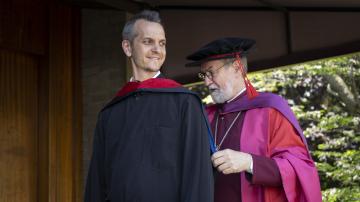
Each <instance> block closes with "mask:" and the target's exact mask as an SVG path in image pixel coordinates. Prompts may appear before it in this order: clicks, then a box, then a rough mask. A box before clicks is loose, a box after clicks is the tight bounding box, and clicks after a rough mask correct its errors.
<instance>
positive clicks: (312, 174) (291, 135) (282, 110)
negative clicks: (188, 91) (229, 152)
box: [207, 93, 321, 202]
mask: <svg viewBox="0 0 360 202" xmlns="http://www.w3.org/2000/svg"><path fill="white" fill-rule="evenodd" d="M207 111H208V113H209V120H210V121H211V122H212V126H213V128H214V122H215V121H216V116H217V115H218V114H219V115H220V116H219V117H220V118H219V124H218V126H219V127H218V130H219V134H218V136H220V139H221V136H222V135H223V133H224V128H227V127H226V126H228V125H229V122H232V120H233V119H234V117H235V116H236V114H237V113H238V112H239V111H242V114H241V116H240V119H239V120H238V121H237V122H236V123H235V125H234V126H233V128H232V129H231V130H230V131H229V135H228V137H226V138H228V139H225V140H224V143H223V145H222V147H221V149H225V148H231V149H234V150H239V151H243V152H247V153H250V154H252V156H253V159H254V175H253V176H252V179H250V180H246V179H245V178H246V177H245V172H242V173H240V174H232V175H228V176H223V175H220V176H219V179H217V182H216V186H215V201H216V200H217V201H231V202H232V201H245V202H250V201H276V202H277V201H321V191H320V183H319V177H318V174H317V170H316V168H315V165H314V162H313V161H312V159H311V157H310V154H309V152H308V150H307V144H306V140H305V138H304V137H303V135H302V131H301V129H300V127H299V125H298V123H297V121H296V119H295V116H294V115H293V114H292V112H291V110H290V108H289V106H288V105H287V103H286V101H284V100H283V99H282V98H280V97H279V96H276V95H274V94H269V93H261V94H260V95H259V96H258V97H256V98H255V99H253V100H251V101H250V100H248V99H247V97H246V96H240V97H239V98H237V99H236V100H234V101H232V102H230V103H227V104H224V105H215V106H212V107H210V108H208V109H207ZM222 117H224V118H223V120H221V119H222ZM227 119H228V120H227ZM221 122H224V123H221ZM222 125H223V126H222ZM213 131H214V130H213ZM221 133H222V135H220V134H221ZM217 139H218V140H217V142H219V141H220V139H219V137H218V138H217ZM236 141H238V142H236ZM236 147H237V149H236ZM230 176H232V177H230ZM248 179H249V178H248ZM219 181H220V182H219ZM224 183H231V185H230V186H228V187H227V189H237V188H238V189H239V190H238V192H237V193H238V195H235V194H234V193H236V191H234V190H233V191H231V190H230V191H229V190H225V189H224V187H223V185H224ZM236 183H240V184H238V186H236ZM221 199H222V200H221Z"/></svg>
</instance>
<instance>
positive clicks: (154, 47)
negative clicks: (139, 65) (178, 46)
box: [151, 44, 161, 53]
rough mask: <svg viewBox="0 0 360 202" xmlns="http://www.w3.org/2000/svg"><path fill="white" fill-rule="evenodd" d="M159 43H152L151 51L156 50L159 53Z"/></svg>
mask: <svg viewBox="0 0 360 202" xmlns="http://www.w3.org/2000/svg"><path fill="white" fill-rule="evenodd" d="M160 48H161V47H160V45H159V44H154V45H153V47H152V49H151V50H152V51H153V52H156V53H159V52H160Z"/></svg>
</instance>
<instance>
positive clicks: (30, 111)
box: [0, 49, 38, 202]
mask: <svg viewBox="0 0 360 202" xmlns="http://www.w3.org/2000/svg"><path fill="white" fill-rule="evenodd" d="M37 73H38V59H37V58H36V57H34V56H29V55H25V54H22V53H17V52H11V51H6V50H1V49H0V92H1V96H0V201H24V202H27V201H29V202H31V201H34V202H35V201H37V190H36V189H37V183H38V182H37V163H38V158H37V156H38V152H37V146H38V145H37V141H38V129H37V128H38V83H37V82H38V77H37Z"/></svg>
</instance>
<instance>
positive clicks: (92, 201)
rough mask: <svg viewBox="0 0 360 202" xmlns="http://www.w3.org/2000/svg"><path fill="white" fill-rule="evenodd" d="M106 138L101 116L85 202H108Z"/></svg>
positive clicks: (96, 132)
mask: <svg viewBox="0 0 360 202" xmlns="http://www.w3.org/2000/svg"><path fill="white" fill-rule="evenodd" d="M104 143H105V138H104V129H103V123H102V118H101V116H99V118H98V122H97V124H96V129H95V135H94V140H93V153H92V158H91V162H90V167H89V172H88V176H87V182H86V188H85V196H84V201H85V202H103V201H106V185H105V166H104V165H105V147H104V145H105V144H104Z"/></svg>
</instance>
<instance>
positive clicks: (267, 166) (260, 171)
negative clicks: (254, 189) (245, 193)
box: [245, 154, 281, 187]
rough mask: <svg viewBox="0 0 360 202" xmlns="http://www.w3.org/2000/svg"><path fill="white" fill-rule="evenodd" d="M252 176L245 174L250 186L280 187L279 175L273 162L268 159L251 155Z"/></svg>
mask: <svg viewBox="0 0 360 202" xmlns="http://www.w3.org/2000/svg"><path fill="white" fill-rule="evenodd" d="M251 156H252V159H253V174H250V173H245V174H246V179H247V180H248V181H249V182H250V183H251V184H256V185H263V186H273V187H277V186H281V175H280V171H279V168H278V166H277V165H276V163H275V161H274V160H273V159H271V158H269V157H265V156H258V155H254V154H251Z"/></svg>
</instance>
